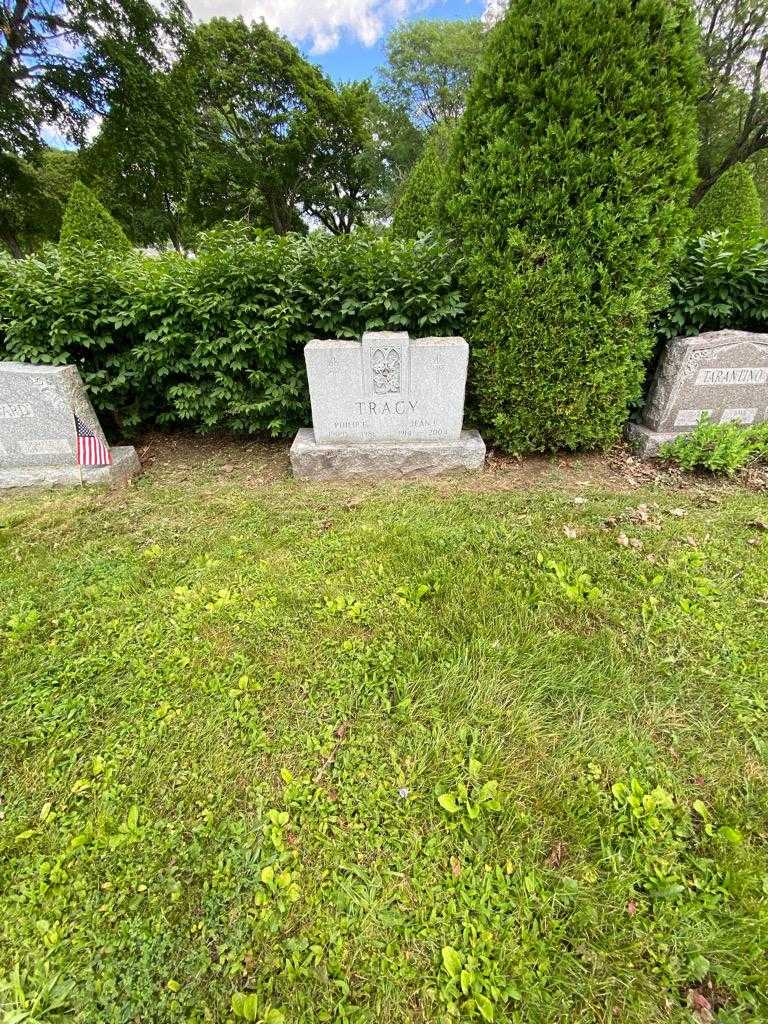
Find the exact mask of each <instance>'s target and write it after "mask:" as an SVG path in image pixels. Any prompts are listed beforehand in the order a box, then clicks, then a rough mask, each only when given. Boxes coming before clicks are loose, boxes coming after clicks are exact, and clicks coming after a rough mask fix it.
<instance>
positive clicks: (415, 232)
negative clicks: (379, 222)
mask: <svg viewBox="0 0 768 1024" xmlns="http://www.w3.org/2000/svg"><path fill="white" fill-rule="evenodd" d="M455 133H456V127H455V125H454V124H452V123H448V122H444V123H442V124H439V125H438V126H437V127H436V128H434V129H433V131H432V133H431V135H430V136H429V138H428V139H427V141H426V144H425V146H424V151H423V152H422V154H421V156H420V157H419V159H418V160H417V161H416V163H415V164H414V166H413V168H412V170H411V173H410V174H409V175H408V178H407V180H406V182H405V186H404V187H403V191H402V193H401V194H400V197H399V199H398V201H397V206H396V207H395V216H394V219H393V221H392V230H393V231H394V233H395V235H397V236H398V237H400V238H418V236H419V235H420V234H423V233H424V232H427V231H432V230H434V229H435V228H439V227H441V226H442V225H441V223H440V222H441V220H442V212H443V208H444V207H443V191H444V189H445V186H446V172H447V168H448V158H449V155H450V150H451V142H452V139H453V137H454V135H455Z"/></svg>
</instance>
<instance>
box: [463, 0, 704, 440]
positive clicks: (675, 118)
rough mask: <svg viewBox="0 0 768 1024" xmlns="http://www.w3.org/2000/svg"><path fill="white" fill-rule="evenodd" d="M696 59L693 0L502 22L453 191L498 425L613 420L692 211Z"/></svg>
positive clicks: (610, 3) (488, 410)
mask: <svg viewBox="0 0 768 1024" xmlns="http://www.w3.org/2000/svg"><path fill="white" fill-rule="evenodd" d="M698 69H699V65H698V58H697V55H696V32H695V28H694V24H693V20H692V17H691V10H690V4H689V3H687V2H683V0H642V2H639V3H638V2H637V0H550V2H549V3H542V2H541V0H516V2H515V3H514V4H513V5H512V7H511V10H510V12H509V13H508V15H507V17H506V18H505V20H504V21H503V22H502V23H501V24H500V25H499V26H497V28H496V29H494V32H493V36H492V38H491V39H490V40H489V43H488V48H487V51H486V58H485V62H484V65H483V66H482V67H481V69H480V71H479V73H478V75H477V76H476V78H475V81H474V84H473V88H472V91H471V93H470V97H469V100H468V105H467V110H466V113H465V116H464V118H463V121H462V124H461V127H460V129H459V132H458V139H457V144H456V146H455V148H454V154H455V157H454V160H455V167H454V171H453V174H452V177H451V181H450V188H449V192H450V199H449V200H448V205H449V212H450V213H451V217H450V220H451V221H452V222H455V224H456V228H457V237H458V238H459V239H460V240H461V241H462V243H463V244H464V251H465V253H466V257H467V274H466V294H467V296H468V299H469V301H470V303H471V305H470V314H471V324H472V326H471V329H470V332H469V333H470V341H471V342H472V344H473V359H474V367H473V371H474V372H473V391H472V395H473V402H474V404H475V407H476V409H477V411H478V413H479V418H480V420H481V424H482V426H483V427H484V429H485V431H486V433H487V436H488V438H489V439H490V440H491V441H492V442H494V443H496V444H498V445H500V446H502V447H504V448H506V449H510V450H514V451H531V450H545V449H551V448H558V447H565V448H581V447H587V448H589V447H595V446H601V445H604V444H606V443H608V442H610V441H611V440H613V439H614V438H615V437H617V436H618V435H619V433H620V430H621V428H622V425H623V423H624V421H625V419H626V413H627V408H628V405H629V403H630V402H631V401H632V400H633V399H635V398H636V397H637V396H638V394H639V393H640V390H641V387H642V383H643V377H644V373H643V363H644V360H645V359H646V357H647V356H648V354H649V352H650V349H651V347H652V335H651V331H650V319H651V313H652V312H653V311H655V309H656V308H658V304H659V303H660V301H662V291H661V288H660V286H663V285H665V284H666V276H667V272H668V268H669V264H670V261H671V259H672V257H673V255H674V253H675V251H676V249H677V247H678V244H679V239H680V238H681V236H683V235H684V234H685V232H686V230H687V227H688V222H689V217H690V211H689V209H688V197H689V195H690V191H691V188H692V186H693V183H694V173H695V172H694V163H695V153H696V120H695V112H694V98H695V95H696V90H697V84H698Z"/></svg>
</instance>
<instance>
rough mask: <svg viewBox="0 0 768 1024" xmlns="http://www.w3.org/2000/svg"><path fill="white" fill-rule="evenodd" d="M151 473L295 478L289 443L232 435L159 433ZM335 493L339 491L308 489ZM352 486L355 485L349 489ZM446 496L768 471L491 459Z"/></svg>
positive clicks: (145, 451) (249, 482)
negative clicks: (693, 470)
mask: <svg viewBox="0 0 768 1024" xmlns="http://www.w3.org/2000/svg"><path fill="white" fill-rule="evenodd" d="M136 448H137V451H138V452H139V457H140V458H141V463H142V467H143V469H144V472H145V473H146V474H147V476H149V477H150V478H151V479H152V480H154V481H157V482H160V481H163V480H164V481H166V482H167V483H172V484H175V483H183V482H185V481H192V480H196V481H200V479H201V477H202V478H203V479H206V480H209V481H211V482H212V483H215V482H217V481H220V482H221V483H227V482H232V481H237V482H238V483H240V484H242V485H243V486H246V487H253V488H259V487H265V486H270V485H272V484H275V483H277V482H279V481H285V480H289V479H290V478H291V467H290V460H289V457H288V452H289V449H290V442H287V441H264V440H255V439H252V438H238V437H231V436H226V435H211V436H205V437H200V436H197V435H195V434H186V433H173V434H162V433H157V432H153V433H150V434H146V435H144V436H143V437H142V438H140V439H139V441H138V442H137V444H136ZM308 486H315V487H316V486H323V487H329V486H331V487H332V485H328V484H327V483H326V484H322V485H317V484H315V485H308ZM344 486H345V487H349V482H346V483H345V484H344ZM434 486H435V487H436V488H437V489H438V490H439V491H440V492H442V493H446V494H454V493H460V492H462V491H473V492H485V491H488V492H493V491H526V490H538V489H541V490H556V491H566V492H573V493H579V492H580V491H582V490H600V491H608V492H617V493H626V492H631V491H633V490H637V489H640V488H649V487H658V488H660V489H661V490H667V491H670V490H672V491H691V490H693V491H700V490H706V491H707V492H711V491H712V490H715V491H731V490H748V491H753V492H754V491H766V490H768V469H766V468H765V467H759V468H755V469H751V470H747V471H745V472H743V473H740V474H738V475H737V476H736V477H734V478H733V479H732V480H728V479H719V478H716V477H713V476H711V475H709V474H705V473H700V474H697V473H684V472H682V471H681V470H679V469H677V468H676V467H674V466H669V465H665V464H663V463H660V462H654V461H645V460H642V459H638V458H636V457H635V456H634V455H633V454H632V452H631V450H630V449H629V448H627V447H626V446H625V445H617V446H616V447H614V448H612V449H610V450H609V451H607V452H598V453H595V452H590V453H575V454H563V453H558V454H553V455H529V456H525V457H522V458H513V457H509V456H504V455H501V454H499V453H496V452H494V451H491V452H489V454H488V459H487V462H486V468H485V470H484V471H483V472H482V473H477V474H469V473H467V474H457V475H454V476H450V477H442V478H439V479H436V480H435V481H434Z"/></svg>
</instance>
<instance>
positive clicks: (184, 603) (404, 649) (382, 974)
mask: <svg viewBox="0 0 768 1024" xmlns="http://www.w3.org/2000/svg"><path fill="white" fill-rule="evenodd" d="M574 493H578V494H583V495H585V496H586V498H587V500H586V502H579V501H574ZM574 493H565V492H560V493H556V492H546V491H542V490H537V491H530V492H528V493H521V492H507V493H504V492H499V491H495V492H494V491H491V492H489V493H473V492H472V491H470V490H466V491H463V490H462V489H461V488H460V487H456V486H453V487H443V486H440V485H437V486H434V487H430V486H407V487H396V486H390V487H383V488H380V489H376V488H360V489H357V490H355V489H353V488H347V489H343V488H342V489H338V488H328V487H317V488H307V487H300V486H296V485H294V484H293V483H292V482H290V481H286V480H277V481H275V482H271V483H265V484H264V485H263V486H260V487H254V486H250V487H245V486H243V484H242V481H240V480H238V479H234V478H232V479H228V480H225V481H219V482H216V481H215V480H211V479H209V478H207V477H203V476H202V475H201V477H200V479H199V480H196V474H195V473H194V472H191V473H190V474H189V478H188V479H187V480H186V481H184V480H180V481H177V482H176V483H166V484H165V485H164V484H163V483H162V482H161V478H160V474H159V473H156V474H154V476H153V477H151V478H149V479H144V480H142V481H140V482H139V483H138V484H137V485H136V486H135V487H134V488H132V489H130V490H128V491H125V492H122V493H115V494H107V493H104V492H87V493H86V492H70V493H66V494H62V493H59V494H55V495H44V496H38V497H30V496H26V497H14V498H12V499H7V498H6V499H3V500H2V501H0V559H1V564H2V570H1V571H0V793H2V798H0V799H1V800H2V804H1V805H0V812H2V814H3V818H2V820H1V821H0V976H2V975H3V974H4V977H5V981H6V982H7V983H8V984H7V985H6V987H5V988H4V990H3V992H2V994H0V1007H2V1006H4V1007H5V1010H4V1011H3V1010H2V1009H0V1021H2V1022H3V1024H6V1022H15V1021H25V1022H27V1021H29V1022H34V1021H38V1020H39V1021H45V1022H52V1021H56V1020H59V1019H60V1020H66V1021H76V1022H89V1024H111V1022H126V1024H127V1022H141V1024H144V1022H166V1021H167V1022H174V1021H179V1022H182V1021H186V1022H208V1021H217V1022H218V1021H229V1020H235V1019H236V1018H235V1016H234V1013H233V1010H232V997H233V995H236V994H237V993H255V994H256V998H255V999H246V1000H245V1001H244V1000H243V999H242V998H238V997H237V995H236V998H235V1005H236V1009H237V1010H238V1011H239V1012H240V1014H245V1018H242V1017H241V1018H237V1019H258V1020H262V1019H266V1020H268V1021H270V1024H272V1022H277V1021H279V1020H280V1019H281V1017H280V1014H281V1013H282V1014H283V1015H284V1020H285V1021H286V1024H294V1022H315V1021H318V1022H319V1021H339V1022H362V1021H366V1022H377V1024H379V1022H400V1021H402V1022H405V1021H413V1022H416V1021H445V1020H451V1019H454V1018H456V1019H461V1020H478V1021H482V1020H490V1019H492V1018H493V1019H494V1020H495V1021H499V1022H504V1021H516V1022H518V1021H519V1022H526V1024H529V1022H530V1024H533V1022H536V1024H552V1022H566V1021H567V1022H569V1024H571V1022H597V1021H599V1022H609V1021H610V1022H622V1024H634V1022H655V1021H660V1022H661V1021H665V1022H666V1021H680V1022H682V1021H696V1022H702V1024H705V1022H706V1021H711V1020H713V1019H715V1020H717V1021H718V1022H729V1024H732V1022H736V1021H738V1022H747V1021H749V1022H755V1021H766V1020H768V959H767V958H766V948H768V795H767V793H768V788H767V787H766V780H767V779H768V721H767V719H768V715H767V708H768V631H767V630H766V611H767V610H768V534H765V533H763V532H761V531H760V529H759V524H758V525H749V524H750V523H751V522H752V521H754V520H756V519H765V518H766V517H768V499H766V498H764V497H763V498H761V497H759V496H756V495H755V494H750V493H748V492H746V491H744V492H739V491H737V490H735V489H730V490H726V491H714V490H713V491H707V490H706V489H703V490H701V491H699V492H678V493H675V492H673V491H671V490H668V491H665V490H658V491H654V492H651V491H646V492H641V491H637V492H634V493H633V494H631V495H627V494H623V495H621V494H608V493H605V492H602V493H601V492H598V491H594V490H583V491H581V492H574ZM643 502H644V503H645V504H647V505H648V506H649V508H648V511H647V513H645V512H643V511H642V510H641V511H640V512H639V513H638V512H637V508H638V505H639V504H641V503H643ZM654 503H656V507H654ZM683 513H684V514H683ZM646 519H647V520H648V521H647V522H643V520H646ZM606 520H607V523H606ZM612 520H615V522H613V521H612ZM574 534H575V536H574ZM761 538H765V539H762V542H761ZM624 541H626V543H624ZM750 541H753V542H754V541H757V543H750ZM633 542H634V543H633ZM640 544H641V545H642V547H640V546H639V545H640ZM635 545H637V546H635ZM14 978H15V979H16V980H15V981H14ZM22 989H23V992H24V994H25V998H26V1000H27V1009H28V1010H30V1011H31V1012H30V1015H29V1016H24V1015H23V1014H19V1015H18V1016H17V1015H15V1013H16V1011H17V1010H21V1009H23V1005H24V998H22V996H21V991H20V990H22ZM57 1007H60V1009H57ZM270 1008H271V1012H270ZM275 1011H279V1013H278V1012H275ZM3 1013H5V1015H3ZM713 1015H714V1017H713Z"/></svg>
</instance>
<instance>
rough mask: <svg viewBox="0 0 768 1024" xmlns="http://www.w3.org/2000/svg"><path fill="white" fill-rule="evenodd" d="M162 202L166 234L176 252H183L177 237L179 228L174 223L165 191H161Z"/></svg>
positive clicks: (174, 219)
mask: <svg viewBox="0 0 768 1024" xmlns="http://www.w3.org/2000/svg"><path fill="white" fill-rule="evenodd" d="M163 203H164V205H165V212H166V214H167V215H168V236H169V237H170V239H171V244H172V245H173V248H174V249H175V250H176V252H178V253H182V254H183V252H184V249H183V247H182V244H181V238H180V237H179V229H178V226H177V224H176V218H175V217H174V215H173V210H171V200H170V198H169V196H168V193H167V192H163Z"/></svg>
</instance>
